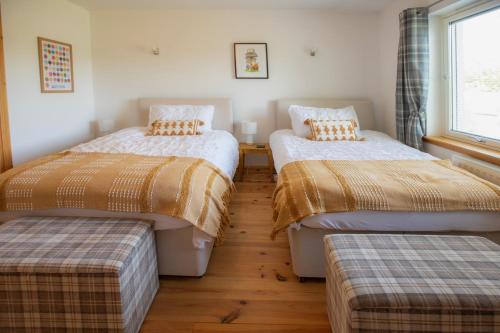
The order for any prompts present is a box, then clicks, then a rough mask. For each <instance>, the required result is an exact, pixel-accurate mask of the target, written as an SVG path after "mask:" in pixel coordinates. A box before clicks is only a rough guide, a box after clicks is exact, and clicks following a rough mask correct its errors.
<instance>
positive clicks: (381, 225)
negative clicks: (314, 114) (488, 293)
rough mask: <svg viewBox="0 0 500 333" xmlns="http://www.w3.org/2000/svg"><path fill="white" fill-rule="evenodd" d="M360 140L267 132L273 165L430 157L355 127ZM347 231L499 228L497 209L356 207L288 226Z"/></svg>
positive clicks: (489, 229)
mask: <svg viewBox="0 0 500 333" xmlns="http://www.w3.org/2000/svg"><path fill="white" fill-rule="evenodd" d="M361 135H362V136H363V137H364V138H365V140H364V141H355V142H352V141H341V142H338V141H337V142H318V141H311V140H308V139H305V138H301V137H298V136H296V135H294V133H293V131H292V130H279V131H276V132H274V133H273V134H272V135H271V137H270V146H271V149H272V151H273V158H274V163H275V167H276V170H277V171H278V173H279V171H280V170H281V168H282V167H283V166H284V165H286V164H287V163H291V162H295V161H301V160H436V159H437V158H435V157H434V156H432V155H429V154H427V153H424V152H421V151H419V150H416V149H413V148H411V147H408V146H406V145H404V144H402V143H400V142H398V141H396V140H394V139H392V138H391V137H389V136H388V135H386V134H384V133H380V132H376V131H361ZM301 226H307V227H309V228H315V229H330V230H338V231H345V230H353V231H433V232H445V231H470V232H488V231H500V216H499V214H498V213H497V212H379V211H357V212H346V213H326V214H318V215H314V216H309V217H306V218H304V219H303V220H301V221H298V223H295V224H292V225H291V226H290V228H293V229H297V230H299V229H300V228H301Z"/></svg>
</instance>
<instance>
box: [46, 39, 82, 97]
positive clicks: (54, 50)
mask: <svg viewBox="0 0 500 333" xmlns="http://www.w3.org/2000/svg"><path fill="white" fill-rule="evenodd" d="M38 55H39V58H40V59H39V61H40V85H41V89H42V92H44V93H64V92H73V91H74V86H73V54H72V48H71V45H70V44H67V43H62V42H58V41H55V40H50V39H46V38H42V37H38Z"/></svg>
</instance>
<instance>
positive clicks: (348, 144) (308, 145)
mask: <svg viewBox="0 0 500 333" xmlns="http://www.w3.org/2000/svg"><path fill="white" fill-rule="evenodd" d="M361 136H362V137H364V138H365V140H364V141H335V142H332V141H312V140H308V139H306V138H301V137H298V136H296V135H295V134H294V133H293V131H292V130H291V129H285V130H279V131H276V132H274V133H273V134H271V137H270V140H269V144H270V146H271V149H272V151H273V157H274V164H275V167H276V171H277V172H278V173H279V172H280V170H281V168H282V167H283V166H285V164H288V163H290V162H295V161H303V160H432V159H436V158H435V157H434V156H432V155H429V154H427V153H423V152H421V151H419V150H416V149H413V148H411V147H408V146H406V145H404V144H402V143H400V142H399V141H396V140H394V139H393V138H391V137H390V136H388V135H387V134H384V133H381V132H375V131H361Z"/></svg>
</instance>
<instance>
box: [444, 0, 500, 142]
mask: <svg viewBox="0 0 500 333" xmlns="http://www.w3.org/2000/svg"><path fill="white" fill-rule="evenodd" d="M496 9H500V0H489V1H479V2H476V3H474V4H473V5H470V6H467V7H464V8H462V9H461V10H459V11H455V12H453V13H451V14H450V15H447V16H444V17H443V18H442V36H443V37H442V38H443V45H442V48H443V53H442V55H443V57H442V58H443V65H442V68H443V90H442V91H443V92H444V94H443V97H444V103H443V105H444V110H445V112H444V115H443V122H442V123H443V128H442V132H443V133H444V136H445V137H448V138H450V139H456V140H458V141H463V142H466V143H470V144H473V145H477V146H482V147H487V148H493V149H495V150H498V151H500V140H495V139H492V138H487V137H482V136H478V135H473V134H469V133H464V132H460V131H456V130H453V112H454V110H455V109H454V107H455V105H454V104H455V100H454V98H453V91H454V87H453V85H454V84H455V83H454V80H453V77H454V76H453V74H452V71H453V69H454V64H453V60H454V56H453V55H452V52H453V50H454V48H453V45H452V44H454V41H455V40H454V38H452V31H451V30H452V29H450V27H451V24H452V23H454V22H458V21H461V20H465V19H468V18H471V17H474V16H478V15H481V14H484V13H487V12H489V11H492V10H496Z"/></svg>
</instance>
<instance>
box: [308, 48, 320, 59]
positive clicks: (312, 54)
mask: <svg viewBox="0 0 500 333" xmlns="http://www.w3.org/2000/svg"><path fill="white" fill-rule="evenodd" d="M316 52H318V50H317V49H315V48H313V49H310V50H309V55H310V56H311V57H315V56H316Z"/></svg>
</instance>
